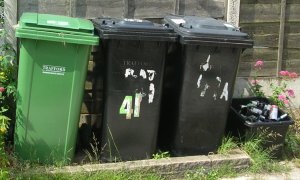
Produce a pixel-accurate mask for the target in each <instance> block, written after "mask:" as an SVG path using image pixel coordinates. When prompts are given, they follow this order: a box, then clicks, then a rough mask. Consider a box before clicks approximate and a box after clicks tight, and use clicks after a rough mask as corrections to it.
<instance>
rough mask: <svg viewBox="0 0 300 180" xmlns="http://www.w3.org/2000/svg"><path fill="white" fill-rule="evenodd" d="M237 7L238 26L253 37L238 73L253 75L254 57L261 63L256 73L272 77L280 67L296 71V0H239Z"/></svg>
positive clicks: (299, 5) (299, 14)
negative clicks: (251, 45)
mask: <svg viewBox="0 0 300 180" xmlns="http://www.w3.org/2000/svg"><path fill="white" fill-rule="evenodd" d="M240 6H241V7H240V8H241V10H240V26H241V28H242V30H243V31H245V32H248V33H249V34H250V35H251V37H252V38H253V39H254V45H255V47H254V49H249V50H246V51H245V52H244V53H243V55H242V57H241V63H240V68H239V76H244V77H247V76H249V75H254V71H253V68H252V66H253V63H254V61H255V60H256V59H263V60H264V62H265V67H264V68H263V70H262V71H259V72H258V75H259V76H268V77H272V76H276V75H277V74H278V71H280V70H283V69H284V70H285V69H286V70H289V71H295V72H298V73H299V72H300V1H299V0H284V1H281V0H241V5H240ZM281 25H282V28H280V26H281ZM280 39H281V40H280Z"/></svg>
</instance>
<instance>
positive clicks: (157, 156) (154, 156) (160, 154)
mask: <svg viewBox="0 0 300 180" xmlns="http://www.w3.org/2000/svg"><path fill="white" fill-rule="evenodd" d="M170 156H171V155H170V153H169V152H168V151H165V152H164V151H160V150H159V151H158V152H157V153H155V154H152V159H164V158H170Z"/></svg>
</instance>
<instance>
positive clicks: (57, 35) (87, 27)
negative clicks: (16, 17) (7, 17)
mask: <svg viewBox="0 0 300 180" xmlns="http://www.w3.org/2000/svg"><path fill="white" fill-rule="evenodd" d="M16 36H17V37H20V38H29V39H39V40H48V41H59V42H66V43H76V44H87V45H97V44H98V41H99V38H98V37H97V36H94V26H93V24H92V23H91V22H90V21H88V20H85V19H79V18H72V17H67V16H59V15H51V14H38V13H24V14H23V15H22V16H21V18H20V22H19V27H18V28H17V31H16Z"/></svg>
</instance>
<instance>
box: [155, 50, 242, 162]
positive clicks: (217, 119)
mask: <svg viewBox="0 0 300 180" xmlns="http://www.w3.org/2000/svg"><path fill="white" fill-rule="evenodd" d="M240 52H241V49H240V48H229V47H215V46H211V47H209V46H196V45H182V46H181V47H179V48H178V49H177V50H175V51H174V55H173V56H171V57H170V58H168V61H167V64H168V66H169V67H168V66H167V70H166V78H165V82H166V84H165V87H164V91H163V92H164V95H163V112H162V119H161V124H160V133H159V139H158V140H159V144H160V148H161V149H164V150H168V151H172V152H173V154H174V155H177V156H181V155H196V154H208V153H209V152H215V151H216V150H217V148H218V147H219V145H220V143H221V139H222V137H223V134H224V131H225V125H226V119H227V114H228V110H229V105H230V102H231V97H232V93H233V87H234V82H235V76H236V72H237V66H238V61H239V56H240ZM206 65H207V66H206ZM205 66H206V67H205ZM204 67H205V69H206V68H207V69H206V71H205V70H204ZM201 75H202V79H201V80H199V79H200V76H201ZM218 80H219V81H218ZM226 84H227V85H226ZM206 85H207V86H208V89H207V90H206V91H205V86H206ZM224 89H226V90H227V91H228V94H227V95H226V98H225V96H222V93H223V90H224ZM204 91H205V92H204Z"/></svg>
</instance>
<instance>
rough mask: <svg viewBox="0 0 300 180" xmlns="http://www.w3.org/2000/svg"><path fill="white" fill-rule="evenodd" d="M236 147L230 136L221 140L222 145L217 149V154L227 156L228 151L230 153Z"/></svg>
mask: <svg viewBox="0 0 300 180" xmlns="http://www.w3.org/2000/svg"><path fill="white" fill-rule="evenodd" d="M237 147H238V145H237V143H236V141H235V140H234V137H231V136H225V137H224V138H223V139H222V144H221V146H220V147H219V148H218V154H225V155H226V154H228V153H229V152H230V151H232V150H233V149H235V148H237Z"/></svg>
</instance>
